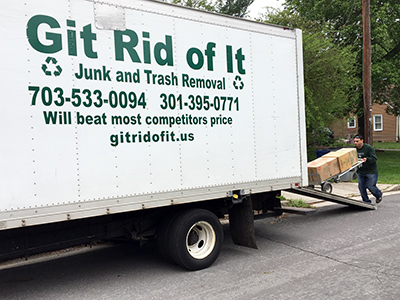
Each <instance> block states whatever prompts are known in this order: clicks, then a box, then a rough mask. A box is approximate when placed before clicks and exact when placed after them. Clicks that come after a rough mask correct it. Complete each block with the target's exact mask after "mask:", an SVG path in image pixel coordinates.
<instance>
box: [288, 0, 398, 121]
mask: <svg viewBox="0 0 400 300" xmlns="http://www.w3.org/2000/svg"><path fill="white" fill-rule="evenodd" d="M285 5H286V8H287V9H289V11H290V12H292V13H293V12H296V13H298V14H299V15H301V16H302V17H304V18H307V19H308V20H312V21H315V22H323V23H325V24H327V25H328V26H329V31H327V34H329V36H330V37H331V38H332V39H333V41H334V43H335V44H336V45H338V46H339V47H342V46H344V47H351V48H352V49H353V51H354V52H355V53H357V57H358V62H357V68H358V74H359V77H360V78H362V1H361V0H358V1H355V0H354V1H348V0H286V2H285ZM371 36H372V41H371V42H372V96H373V99H374V101H375V102H378V103H384V102H387V103H389V104H390V106H388V112H389V113H393V114H395V115H400V74H399V72H398V70H399V67H400V3H399V1H398V0H387V1H381V0H371ZM362 103H363V102H362V94H361V96H360V98H359V110H360V112H362V108H363V105H362Z"/></svg>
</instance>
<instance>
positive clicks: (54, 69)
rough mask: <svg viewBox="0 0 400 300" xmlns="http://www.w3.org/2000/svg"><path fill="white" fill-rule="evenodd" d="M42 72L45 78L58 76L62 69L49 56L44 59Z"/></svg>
mask: <svg viewBox="0 0 400 300" xmlns="http://www.w3.org/2000/svg"><path fill="white" fill-rule="evenodd" d="M42 70H43V72H44V74H45V75H46V76H52V75H54V76H60V74H61V72H62V68H61V67H60V66H59V65H58V64H57V60H56V59H55V58H54V57H51V56H48V57H47V58H46V63H44V64H43V65H42Z"/></svg>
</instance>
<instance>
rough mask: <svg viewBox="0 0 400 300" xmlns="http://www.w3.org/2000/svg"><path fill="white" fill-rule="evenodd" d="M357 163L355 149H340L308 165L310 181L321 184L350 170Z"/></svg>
mask: <svg viewBox="0 0 400 300" xmlns="http://www.w3.org/2000/svg"><path fill="white" fill-rule="evenodd" d="M357 162H358V158H357V150H356V149H355V148H342V149H340V150H338V151H332V152H329V153H327V154H325V155H323V156H321V157H320V158H317V159H316V160H313V161H312V162H309V163H308V165H307V167H308V174H309V176H310V181H312V182H314V183H315V182H317V183H321V182H323V181H325V180H327V179H328V178H331V177H333V176H335V175H337V174H339V173H343V172H344V171H346V170H348V169H350V168H351V167H352V166H354V165H355V164H357Z"/></svg>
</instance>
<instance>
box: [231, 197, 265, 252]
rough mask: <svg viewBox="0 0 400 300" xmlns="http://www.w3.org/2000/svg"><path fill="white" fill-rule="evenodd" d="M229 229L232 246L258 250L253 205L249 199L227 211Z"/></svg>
mask: <svg viewBox="0 0 400 300" xmlns="http://www.w3.org/2000/svg"><path fill="white" fill-rule="evenodd" d="M229 227H230V231H231V236H232V241H233V243H234V244H236V245H240V246H246V247H250V248H254V249H258V247H257V243H256V235H255V232H254V212H253V204H252V201H251V198H250V197H248V198H245V199H243V201H242V203H240V204H235V205H233V206H232V207H231V208H230V209H229Z"/></svg>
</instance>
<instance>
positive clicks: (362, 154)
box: [357, 144, 378, 174]
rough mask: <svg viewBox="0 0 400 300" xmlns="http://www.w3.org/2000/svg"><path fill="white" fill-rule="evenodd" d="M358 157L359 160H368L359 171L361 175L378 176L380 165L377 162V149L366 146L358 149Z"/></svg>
mask: <svg viewBox="0 0 400 300" xmlns="http://www.w3.org/2000/svg"><path fill="white" fill-rule="evenodd" d="M357 156H358V158H359V159H361V158H366V159H367V161H366V162H365V163H363V166H362V167H361V168H360V169H359V170H358V172H359V173H361V174H377V173H378V165H377V164H376V161H377V159H378V157H377V156H376V153H375V149H374V147H372V146H371V145H368V144H364V145H363V146H362V147H361V149H358V148H357Z"/></svg>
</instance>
